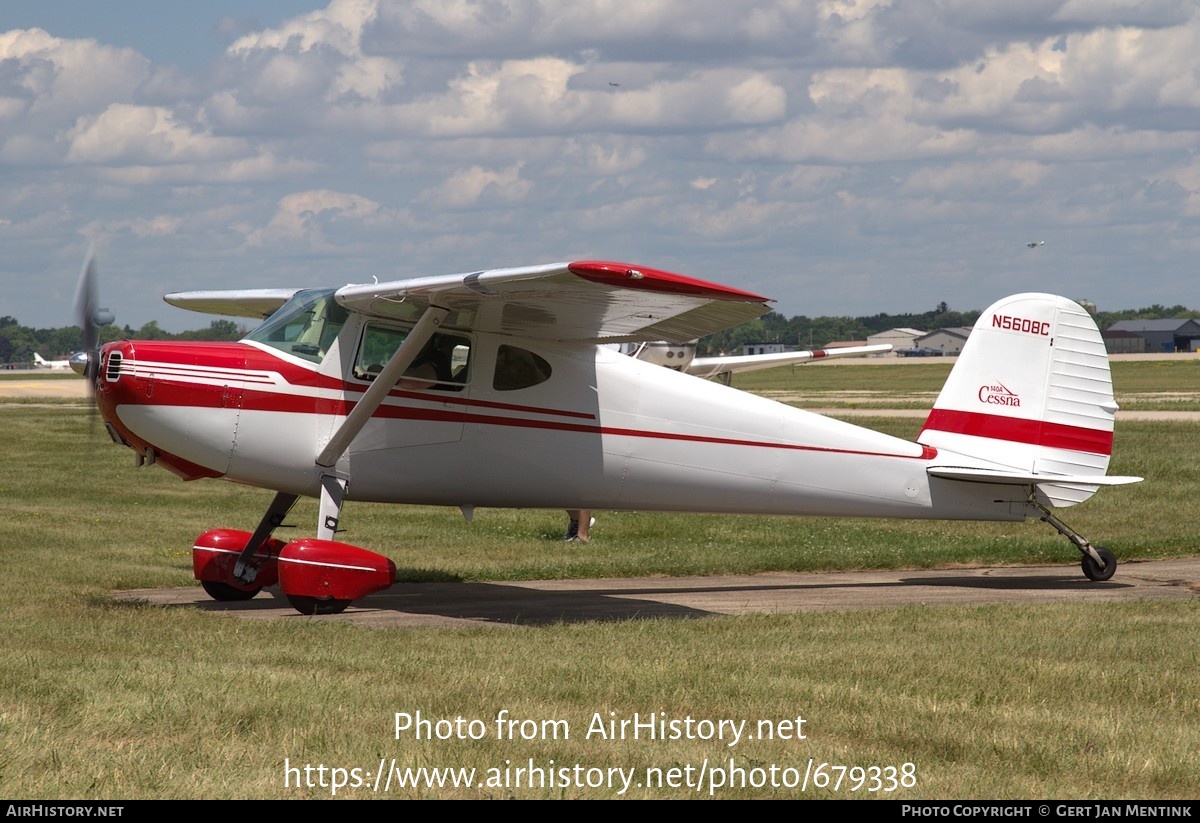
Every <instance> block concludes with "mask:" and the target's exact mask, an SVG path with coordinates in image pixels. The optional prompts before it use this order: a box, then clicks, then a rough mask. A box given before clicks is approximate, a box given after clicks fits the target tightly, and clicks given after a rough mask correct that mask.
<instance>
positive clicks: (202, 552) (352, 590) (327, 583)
mask: <svg viewBox="0 0 1200 823" xmlns="http://www.w3.org/2000/svg"><path fill="white" fill-rule="evenodd" d="M326 481H327V482H323V484H322V486H323V493H322V495H321V520H320V526H319V528H318V534H319V535H320V536H319V537H316V538H301V539H300V540H293V541H291V542H289V543H284V542H283V541H282V540H278V539H276V538H274V537H272V536H271V533H272V532H274V530H275V529H276V528H277V527H278V526H279V525H280V524H281V523H282V522H283V518H284V517H285V516H286V515H287V513H288V512H289V511H290V510H291V508H292V506H293V505H294V504H295V502H296V500H297V499H299V498H298V496H297V495H294V494H286V493H284V492H279V493H278V494H276V495H275V499H274V500H272V501H271V505H270V507H268V509H267V512H266V514H265V515H263V519H262V521H261V522H260V523H259V524H258V528H257V529H256V530H255V532H254V534H250V533H249V532H245V531H238V530H236V529H211V530H209V531H206V532H205V533H204V534H202V535H200V536H199V537H198V538H196V543H195V545H194V546H193V547H192V572H193V574H194V575H195V576H196V579H197V580H199V581H200V585H201V586H203V587H204V591H205V592H207V593H208V595H209V597H211V598H213V599H214V600H219V601H222V602H232V601H238V600H249V599H250V598H252V597H254V596H255V595H256V594H258V593H259V592H260V591H261V590H262V589H263V588H264V587H266V586H271V585H274V584H276V583H278V584H279V589H280V591H281V592H283V594H284V596H285V597H287V599H288V602H289V603H291V604H292V608H294V609H295V610H296V611H298V612H300V613H301V614H306V615H318V614H337V613H339V612H342V611H344V610H345V609H346V607H347V606H349V605H350V604H351V603H352V602H354V601H355V600H358V599H359V598H361V597H365V596H366V595H368V594H371V593H373V592H377V591H382V590H383V589H386V588H388V587H389V586H391V585H392V583H393V582H394V581H395V578H396V566H395V564H394V563H392V561H391V560H388V559H387V558H386V557H383V556H381V555H378V554H375V553H374V552H370V551H367V550H366V549H362V548H359V547H358V546H351V545H349V544H347V543H339V542H337V541H335V540H333V539H332V538H333V535H334V534H335V533H336V531H337V520H338V512H339V511H340V509H341V503H342V499H343V497H344V496H345V489H346V484H345V482H344V481H341V480H339V479H337V478H335V477H332V476H330V477H327V478H326Z"/></svg>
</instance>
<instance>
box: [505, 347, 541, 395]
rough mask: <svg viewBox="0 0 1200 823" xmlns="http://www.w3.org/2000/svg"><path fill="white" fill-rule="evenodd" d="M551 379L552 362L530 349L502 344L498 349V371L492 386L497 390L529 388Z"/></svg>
mask: <svg viewBox="0 0 1200 823" xmlns="http://www.w3.org/2000/svg"><path fill="white" fill-rule="evenodd" d="M549 379H550V364H549V363H547V362H546V361H545V360H544V359H543V358H542V357H541V356H539V355H537V354H534V353H533V352H531V351H529V350H528V349H521V348H517V347H516V346H501V347H500V348H499V349H497V350H496V373H495V375H494V376H493V377H492V388H493V389H495V390H496V391H515V390H516V389H527V388H529V387H530V386H536V385H537V384H539V383H545V382H546V381H547V380H549Z"/></svg>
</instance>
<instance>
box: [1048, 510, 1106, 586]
mask: <svg viewBox="0 0 1200 823" xmlns="http://www.w3.org/2000/svg"><path fill="white" fill-rule="evenodd" d="M1029 505H1031V506H1033V507H1034V508H1035V509H1037V510H1038V511H1040V512H1041V513H1042V514H1041V519H1042V520H1044V521H1045V522H1047V523H1049V524H1050V525H1051V526H1053V527H1054V528H1055V530H1056V531H1057V532H1058V533H1059V534H1061V535H1062V536H1063V537H1065V538H1067V539H1068V540H1070V541H1071V542H1072V543H1074V544H1075V548H1077V549H1079V551H1080V553H1082V554H1083V561H1082V562H1081V563H1080V565H1081V567H1082V568H1083V576H1084V577H1086V578H1087V579H1088V580H1095V581H1097V582H1100V581H1104V580H1108V579H1110V578H1111V577H1112V576H1113V575H1114V574H1116V573H1117V556H1116V555H1115V554H1113V553H1112V552H1111V551H1109V550H1108V549H1106V548H1104V547H1103V546H1093V545H1092V544H1091V543H1089V542H1088V540H1087V539H1086V538H1085V537H1084V536H1083V535H1081V534H1080V533H1079V532H1077V531H1075V530H1074V529H1072V528H1071V527H1070V526H1068V525H1067V524H1066V523H1064V522H1062V521H1061V520H1059V519H1058V518H1057V517H1055V516H1054V514H1053V513H1052V512H1051V511H1050V509H1048V508H1046V506H1044V505H1042V504H1041V503H1039V502H1038V501H1036V500H1033V499H1032V497H1031V499H1030V500H1029Z"/></svg>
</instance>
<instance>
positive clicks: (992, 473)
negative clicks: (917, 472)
mask: <svg viewBox="0 0 1200 823" xmlns="http://www.w3.org/2000/svg"><path fill="white" fill-rule="evenodd" d="M926 471H928V472H929V474H931V475H932V476H934V477H945V478H947V479H949V480H965V481H968V482H971V483H1019V484H1021V485H1023V486H1024V485H1029V484H1033V485H1038V484H1041V483H1053V484H1056V485H1067V486H1124V485H1127V484H1129V483H1140V482H1141V481H1142V478H1140V477H1123V476H1109V475H1098V474H1080V475H1070V474H1033V473H1030V472H1019V471H1003V470H999V469H976V468H962V467H958V466H930V467H929V468H928V469H926Z"/></svg>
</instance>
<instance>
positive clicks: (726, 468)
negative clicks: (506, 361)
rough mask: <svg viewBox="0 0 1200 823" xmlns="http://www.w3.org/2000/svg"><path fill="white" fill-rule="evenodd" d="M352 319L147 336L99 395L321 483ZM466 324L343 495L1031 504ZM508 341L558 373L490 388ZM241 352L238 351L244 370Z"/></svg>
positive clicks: (249, 459)
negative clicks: (248, 340)
mask: <svg viewBox="0 0 1200 823" xmlns="http://www.w3.org/2000/svg"><path fill="white" fill-rule="evenodd" d="M354 325H355V324H354V323H350V324H347V327H346V328H344V329H343V330H342V333H341V336H340V337H339V343H338V345H339V346H341V347H342V349H343V351H339V350H338V349H336V348H335V349H331V350H330V353H329V354H328V356H326V357H325V358H324V360H323V362H322V363H321V364H320V365H319V366H317V365H316V364H313V363H309V362H306V361H304V360H302V359H300V358H296V357H291V356H288V355H286V354H281V353H280V352H278V351H274V350H269V349H267V348H265V347H261V346H256V345H254V344H245V343H243V344H233V345H232V346H231V345H226V346H225V347H224V348H223V349H222V355H223V356H222V358H218V359H214V360H213V362H212V363H211V364H210V363H207V362H193V363H191V364H190V365H188V366H186V367H180V366H176V365H172V364H171V363H169V362H167V361H168V360H169V359H170V352H169V348H168V347H165V346H163V347H160V348H159V350H156V351H155V352H154V353H153V354H148V355H147V356H145V357H143V356H142V354H141V352H142V350H143V349H142V347H143V345H144V344H140V343H139V344H129V350H128V351H127V352H126V354H125V357H126V363H125V367H126V372H125V373H124V374H123V375H122V376H121V378H120V379H122V380H130V381H131V382H130V384H129V386H130V387H131V388H132V389H133V390H131V391H127V392H125V393H122V394H120V395H119V396H116V395H114V398H113V402H112V403H111V404H110V406H106V405H105V404H104V403H102V404H101V407H102V410H105V414H106V417H108V416H110V415H114V414H115V416H116V418H117V419H118V420H119V423H120V427H121V428H122V429H123V430H124V431H126V432H127V433H129V434H131V435H132V437H128V438H127V439H128V440H130V441H135V442H137V443H141V444H145V445H147V446H149V447H150V448H152V449H153V450H154V452H155V453H157V454H160V455H170V456H172V457H173V458H177V459H179V460H182V461H186V462H187V463H188V464H190V465H194V466H199V467H203V469H205V470H206V472H207V473H208V475H209V476H224V477H226V478H228V479H231V480H236V481H239V482H244V483H249V484H253V485H258V486H263V487H266V488H271V489H276V490H281V491H287V492H291V493H296V494H302V495H309V496H316V495H318V494H319V484H320V477H321V475H322V474H323V473H328V471H329V470H328V469H322V468H320V467H318V466H316V465H315V462H314V461H315V458H316V456H317V454H318V453H319V452H320V451H321V449H322V448H323V446H324V444H325V443H326V442H328V440H329V438H330V437H331V436H332V434H333V432H334V431H335V430H336V429H337V427H338V426H339V425H340V424H341V422H342V421H343V420H344V419H345V414H346V412H347V411H348V410H349V408H351V407H352V406H353V404H354V403H355V402H357V400H358V399H359V398H360V397H361V395H362V392H363V391H365V389H366V388H367V387H368V386H369V385H370V384H369V383H366V382H365V381H362V380H356V379H355V378H354V377H353V375H352V374H351V370H350V364H351V362H352V356H351V354H350V353H349V347H350V346H355V345H357V342H356V341H357V340H358V337H357V335H358V331H357V330H356V329H355V328H354ZM465 334H466V333H464V335H465ZM469 337H470V340H471V355H470V356H471V364H470V378H469V380H467V381H466V382H465V384H464V385H462V386H461V388H459V389H458V390H456V391H452V392H446V391H436V390H422V389H416V390H413V389H403V388H397V389H396V390H394V391H393V392H392V393H391V395H390V396H389V397H388V399H387V400H386V402H385V403H384V404H383V406H381V407H380V409H379V410H378V411H377V412H376V414H375V415H374V416H373V417H372V419H371V420H370V422H368V423H367V425H366V426H365V428H364V429H363V430H362V431H361V432H360V433H359V435H358V436H357V437H356V438H355V439H354V441H353V443H352V445H351V446H350V448H349V450H348V451H347V452H346V454H344V455H343V456H342V457H341V459H340V460H338V462H337V464H336V466H334V467H333V470H334V471H336V473H338V475H339V476H341V477H342V478H343V479H346V480H347V481H348V488H347V499H351V500H366V501H377V502H395V503H418V504H435V505H452V506H464V507H522V508H524V507H529V508H564V509H565V508H580V507H588V508H595V509H625V510H651V511H691V512H724V513H760V514H790V515H841V516H858V517H912V518H943V519H986V520H1021V519H1024V517H1025V515H1026V508H1025V505H1024V499H1025V494H1024V491H1023V490H1022V488H1021V487H1020V486H1016V485H998V484H983V483H974V484H972V483H960V482H951V481H946V480H941V479H938V478H931V477H930V476H929V475H928V474H927V472H926V468H927V467H928V466H929V464H930V460H931V459H932V458H933V456H934V454H935V452H934V450H932V449H930V448H928V447H924V446H922V445H920V444H916V443H912V442H909V441H905V440H902V439H899V438H895V437H892V436H889V435H885V434H881V433H878V432H875V431H872V430H869V429H864V428H862V427H859V426H855V425H852V424H849V423H845V422H842V421H838V420H834V419H831V418H827V417H824V416H821V415H817V414H813V413H809V412H805V411H802V410H799V409H795V408H792V407H790V406H786V405H783V404H781V403H777V402H774V401H771V400H766V399H763V398H760V397H757V396H754V395H751V394H748V393H746V392H743V391H739V390H736V389H732V388H729V387H726V386H723V385H719V384H717V383H712V382H709V381H706V380H702V379H699V378H696V377H690V376H687V375H685V374H681V373H678V372H675V371H671V370H668V369H664V368H662V367H660V366H656V365H653V364H650V363H645V362H641V361H638V360H636V359H633V358H630V357H627V356H625V355H622V354H620V353H619V352H617V351H614V350H613V349H611V348H608V347H604V346H586V345H576V346H566V345H563V344H560V343H556V344H553V345H549V344H547V343H546V342H545V341H538V340H520V339H514V338H511V337H506V336H500V335H491V334H473V335H469ZM511 345H516V346H519V347H521V348H524V349H527V350H529V351H532V352H534V353H536V354H537V355H539V356H540V357H541V358H543V359H544V361H545V362H546V363H548V364H549V366H550V369H551V373H550V377H549V378H548V379H546V380H544V382H540V383H538V384H536V385H531V386H528V387H525V388H520V389H516V390H504V391H502V390H498V389H497V388H495V386H494V383H495V381H494V380H493V374H494V371H495V367H496V361H497V352H498V349H499V348H500V347H501V346H511ZM135 346H136V347H135ZM233 346H236V347H237V349H235V348H234V347H233ZM237 351H244V354H237ZM192 356H193V361H195V359H196V358H195V356H194V355H192ZM239 357H244V359H245V361H246V362H245V365H243V366H242V367H240V368H238V367H236V360H237V358H239ZM200 359H201V360H203V358H200ZM218 360H219V363H218ZM130 361H132V362H130ZM103 380H104V378H103V376H102V378H101V382H102V384H103ZM139 381H140V382H139ZM152 384H153V385H152ZM132 444H133V443H131V445H132ZM136 447H137V446H136V445H135V448H136ZM941 457H942V459H941V461H940V462H942V463H943V464H944V463H945V462H946V460H945V458H946V455H945V453H944V452H943V454H942V456H941Z"/></svg>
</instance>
